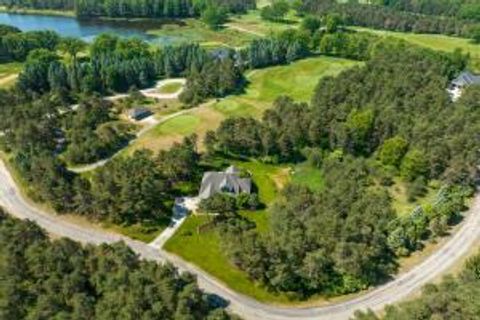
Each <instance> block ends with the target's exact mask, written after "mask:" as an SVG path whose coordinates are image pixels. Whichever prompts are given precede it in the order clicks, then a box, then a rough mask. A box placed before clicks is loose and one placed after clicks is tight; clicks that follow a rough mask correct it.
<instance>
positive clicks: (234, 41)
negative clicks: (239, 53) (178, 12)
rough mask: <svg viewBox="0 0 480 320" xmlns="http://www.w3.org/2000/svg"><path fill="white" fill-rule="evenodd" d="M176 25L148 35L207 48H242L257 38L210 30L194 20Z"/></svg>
mask: <svg viewBox="0 0 480 320" xmlns="http://www.w3.org/2000/svg"><path fill="white" fill-rule="evenodd" d="M180 22H181V23H178V24H165V25H163V26H162V27H161V28H160V29H155V30H149V31H148V34H151V35H155V36H161V37H162V38H165V37H166V38H171V39H172V40H171V42H172V43H179V42H198V43H200V44H201V45H203V46H207V47H218V46H227V47H242V46H245V45H247V44H248V43H249V42H250V41H252V40H253V39H255V38H257V37H258V36H256V35H254V34H250V33H246V32H241V31H239V30H234V29H229V28H223V29H220V30H211V29H209V28H208V27H207V26H205V25H204V24H203V23H202V22H200V21H198V20H195V19H185V20H181V21H180Z"/></svg>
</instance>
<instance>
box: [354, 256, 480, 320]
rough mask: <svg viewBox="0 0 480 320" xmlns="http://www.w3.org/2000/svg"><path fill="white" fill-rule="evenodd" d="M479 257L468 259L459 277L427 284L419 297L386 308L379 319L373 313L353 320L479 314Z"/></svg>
mask: <svg viewBox="0 0 480 320" xmlns="http://www.w3.org/2000/svg"><path fill="white" fill-rule="evenodd" d="M479 270H480V255H478V254H477V255H476V256H474V257H472V258H470V259H469V260H468V261H467V263H466V264H465V266H464V267H463V271H462V272H461V274H460V275H459V276H455V277H453V276H447V277H445V278H444V279H443V280H442V282H440V283H439V284H428V285H426V286H425V287H424V288H423V291H422V294H421V296H420V297H418V298H415V299H413V300H410V301H408V302H403V303H400V304H398V305H394V306H389V307H387V308H386V309H385V313H384V314H383V315H382V316H376V315H375V314H374V313H373V312H372V311H367V312H360V311H357V312H356V314H355V318H354V319H355V320H380V319H382V320H411V319H459V320H460V319H462V320H475V319H478V315H479V314H480V304H479V302H478V299H476V298H475V297H478V295H479V294H480V277H479V275H480V273H479Z"/></svg>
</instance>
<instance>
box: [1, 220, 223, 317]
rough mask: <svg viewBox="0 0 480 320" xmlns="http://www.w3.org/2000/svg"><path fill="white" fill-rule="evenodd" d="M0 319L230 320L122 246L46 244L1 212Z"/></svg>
mask: <svg viewBox="0 0 480 320" xmlns="http://www.w3.org/2000/svg"><path fill="white" fill-rule="evenodd" d="M0 260H1V263H0V279H1V280H0V283H1V285H0V318H1V319H104V320H117V319H136V318H138V319H165V320H170V319H171V320H184V319H191V320H207V319H211V320H213V319H219V320H220V319H221V320H229V319H233V318H232V317H231V316H229V315H228V314H227V313H226V312H225V310H224V309H216V308H217V307H216V306H214V305H212V304H211V303H210V302H209V301H210V300H209V298H208V296H207V295H206V294H205V293H203V292H202V291H201V290H200V289H199V288H198V286H197V284H196V280H195V278H194V277H193V276H192V275H190V274H180V273H179V272H178V271H177V270H176V269H175V268H174V267H173V266H171V265H168V264H167V265H159V264H157V263H155V262H147V261H142V260H140V258H139V257H138V256H137V255H136V254H134V253H133V252H132V251H131V250H130V249H129V248H128V247H127V246H125V245H124V244H122V243H117V244H113V245H106V244H104V245H101V246H98V247H94V246H87V247H82V246H81V245H80V244H78V243H76V242H73V241H71V240H67V239H60V240H55V241H50V240H49V239H48V237H47V235H46V233H45V232H44V231H43V230H41V229H40V228H39V227H38V226H37V225H35V224H33V223H32V222H21V221H18V220H14V219H11V218H9V217H7V216H6V214H5V213H3V211H0Z"/></svg>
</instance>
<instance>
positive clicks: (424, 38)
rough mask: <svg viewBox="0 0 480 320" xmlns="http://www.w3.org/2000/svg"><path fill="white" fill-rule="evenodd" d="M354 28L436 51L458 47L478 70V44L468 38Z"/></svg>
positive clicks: (479, 63)
mask: <svg viewBox="0 0 480 320" xmlns="http://www.w3.org/2000/svg"><path fill="white" fill-rule="evenodd" d="M355 29H356V30H361V31H366V32H372V33H375V34H377V35H382V36H391V37H395V38H399V39H403V40H405V41H408V42H410V43H413V44H416V45H419V46H422V47H427V48H430V49H433V50H438V51H447V52H453V51H454V50H455V49H457V48H460V49H462V50H463V52H464V53H469V54H470V56H471V60H472V66H471V68H472V69H474V71H477V72H480V45H479V44H474V43H472V42H471V41H470V39H464V38H457V37H450V36H445V35H439V34H417V33H405V32H393V31H383V30H374V29H368V28H355Z"/></svg>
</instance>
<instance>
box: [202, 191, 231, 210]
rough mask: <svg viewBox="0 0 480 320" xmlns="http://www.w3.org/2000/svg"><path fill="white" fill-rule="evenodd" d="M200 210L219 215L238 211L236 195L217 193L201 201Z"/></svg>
mask: <svg viewBox="0 0 480 320" xmlns="http://www.w3.org/2000/svg"><path fill="white" fill-rule="evenodd" d="M199 210H200V211H202V212H205V213H213V214H219V215H227V214H233V213H235V212H236V211H237V204H236V200H235V197H234V196H233V195H230V194H226V193H217V194H215V195H213V196H212V197H210V198H207V199H203V200H202V201H201V202H200V205H199Z"/></svg>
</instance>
